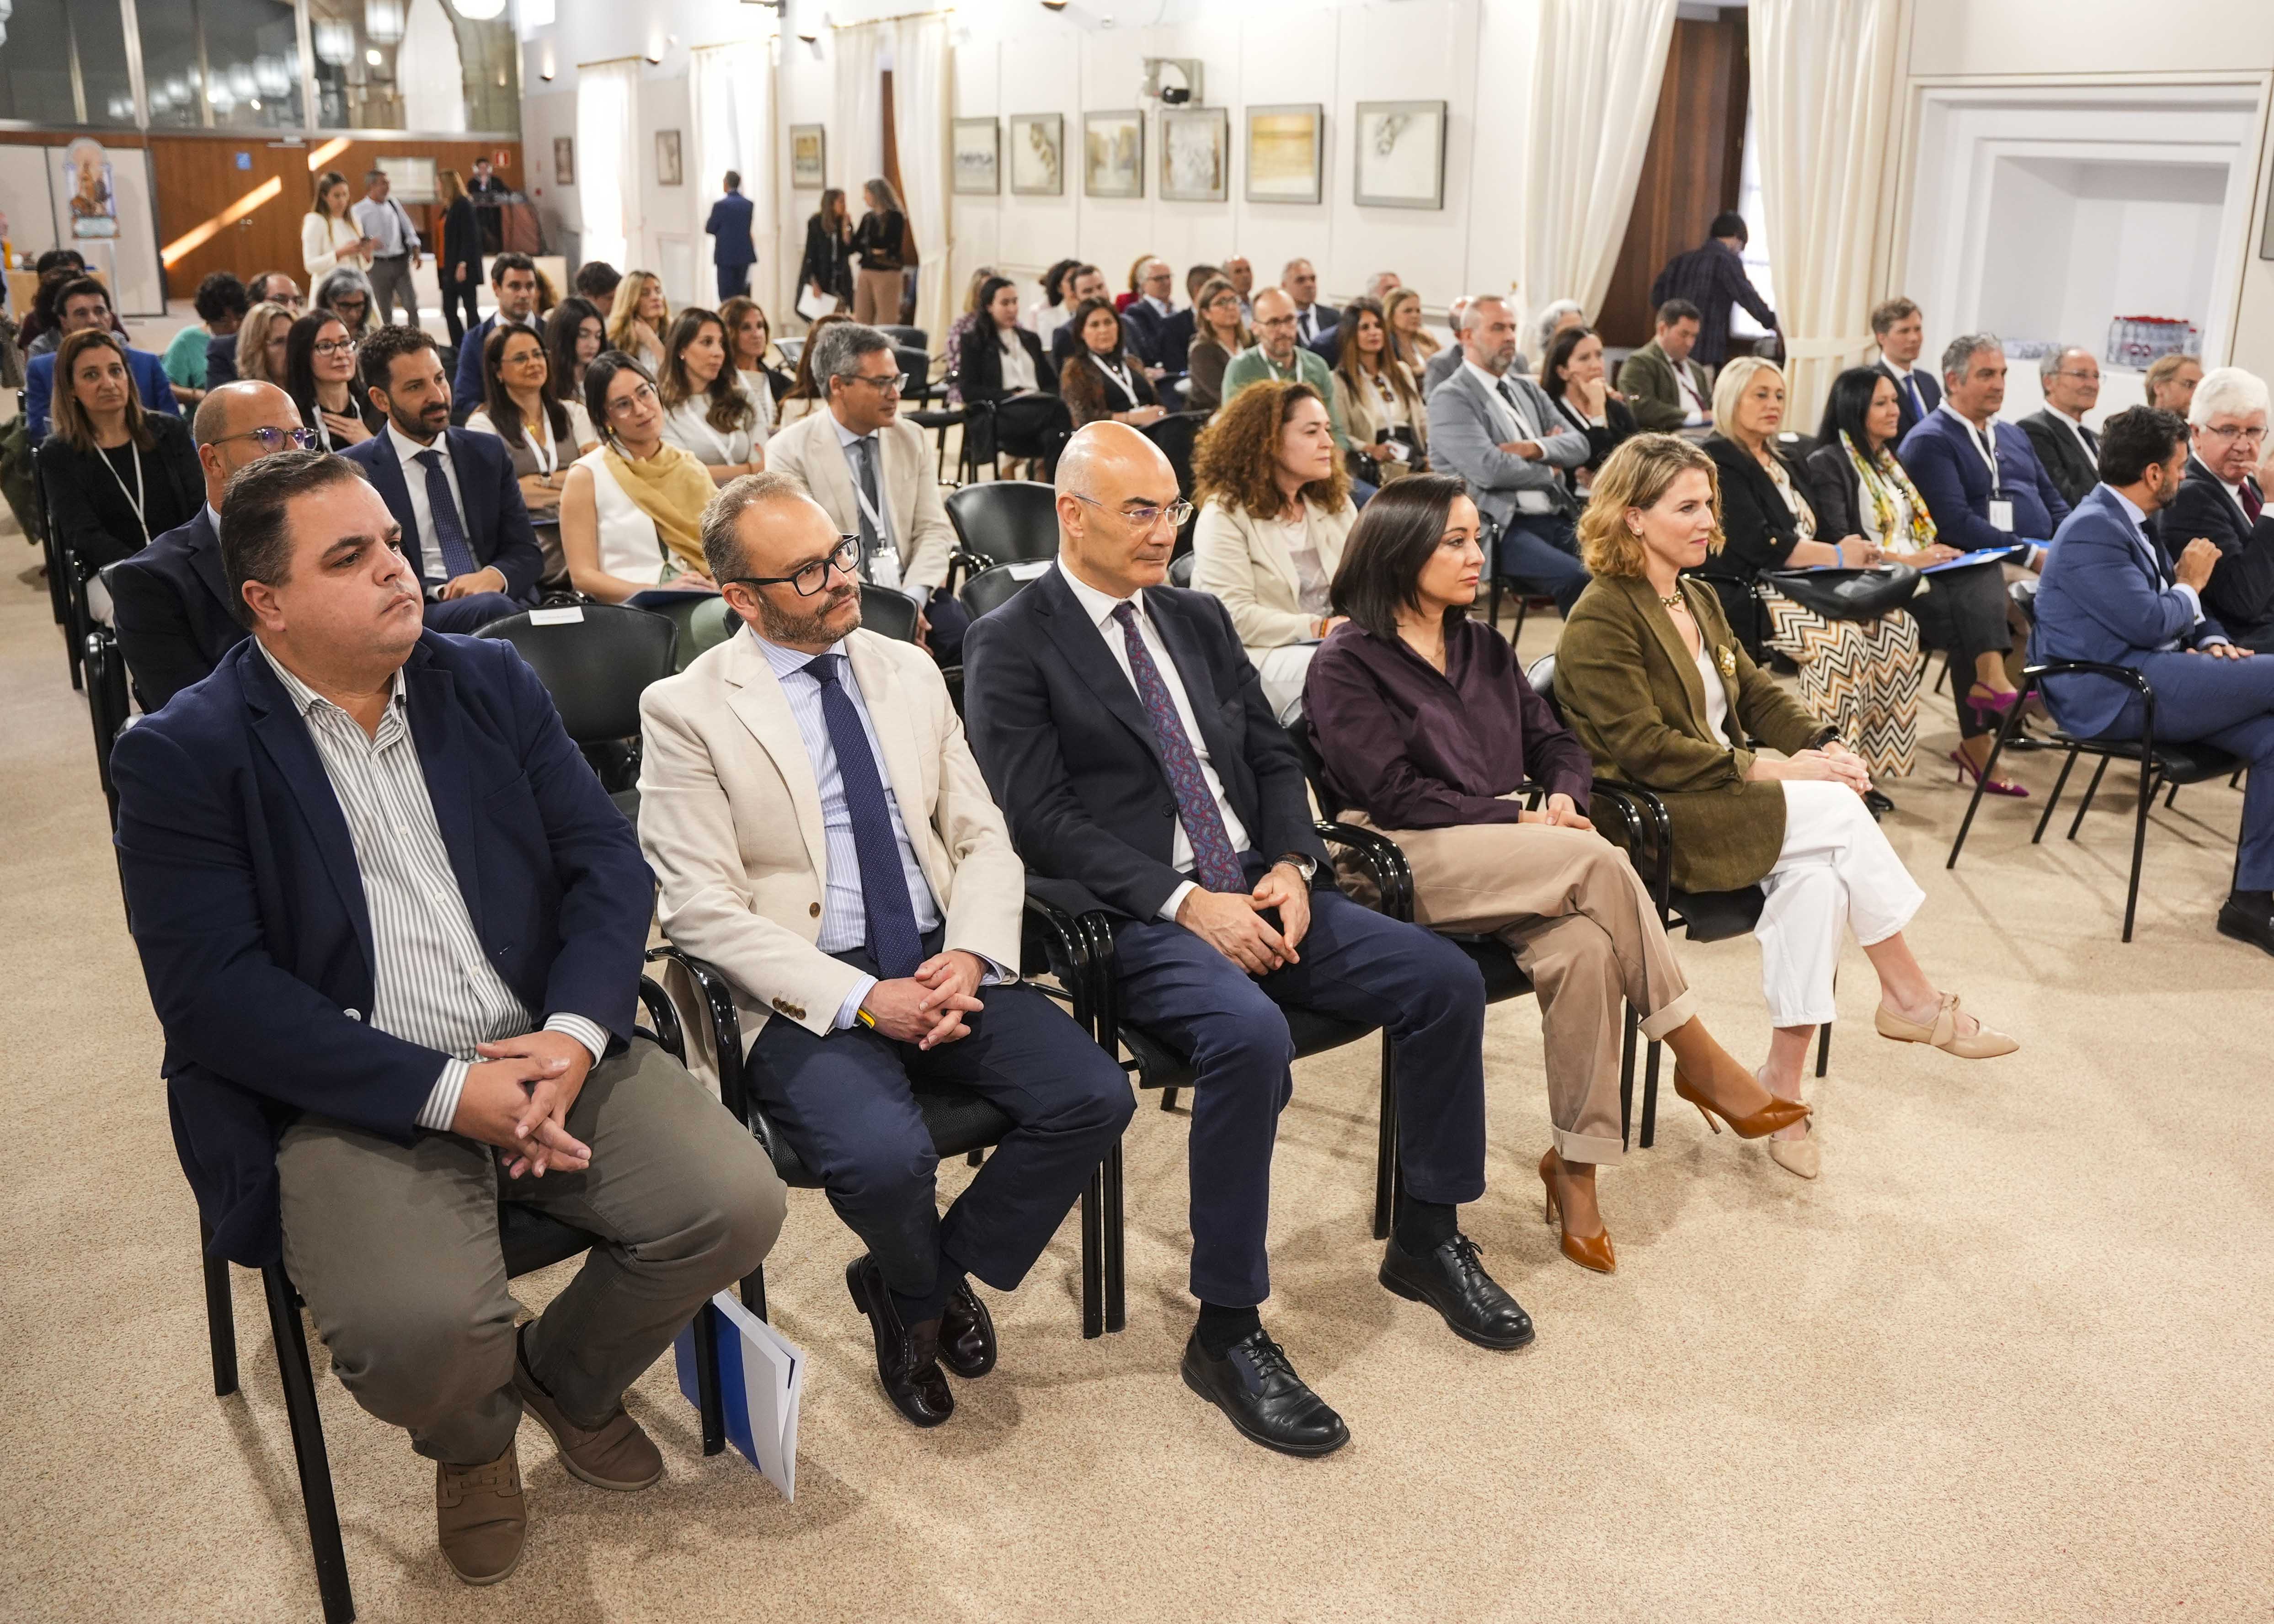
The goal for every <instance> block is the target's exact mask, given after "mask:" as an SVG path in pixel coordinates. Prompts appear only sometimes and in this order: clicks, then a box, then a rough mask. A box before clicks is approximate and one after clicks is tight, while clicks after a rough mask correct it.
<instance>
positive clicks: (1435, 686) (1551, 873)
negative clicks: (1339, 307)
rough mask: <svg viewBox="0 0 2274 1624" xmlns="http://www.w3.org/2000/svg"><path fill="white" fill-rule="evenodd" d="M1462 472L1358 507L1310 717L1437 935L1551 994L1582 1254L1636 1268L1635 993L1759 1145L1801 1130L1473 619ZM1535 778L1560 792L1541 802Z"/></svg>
mask: <svg viewBox="0 0 2274 1624" xmlns="http://www.w3.org/2000/svg"><path fill="white" fill-rule="evenodd" d="M1477 523H1478V522H1477V509H1476V505H1475V504H1474V503H1473V502H1472V501H1471V500H1469V498H1468V495H1467V493H1466V492H1465V489H1464V487H1463V485H1462V483H1461V481H1459V480H1458V479H1453V478H1448V477H1442V476H1439V475H1416V476H1414V477H1412V478H1407V479H1401V480H1398V481H1397V483H1396V484H1394V485H1386V486H1384V487H1383V488H1382V492H1380V493H1379V494H1378V495H1376V496H1375V497H1374V499H1373V500H1371V501H1369V502H1368V503H1367V505H1366V507H1365V508H1364V509H1362V510H1361V511H1360V513H1359V520H1358V524H1357V526H1356V528H1355V529H1353V530H1352V531H1351V535H1350V540H1349V542H1348V543H1347V544H1346V545H1345V546H1344V552H1343V560H1342V566H1341V568H1340V569H1339V570H1338V571H1337V574H1336V576H1335V583H1334V613H1337V614H1338V615H1345V616H1348V617H1349V620H1348V623H1347V624H1345V625H1343V626H1338V627H1337V628H1335V630H1334V631H1333V632H1332V633H1331V634H1330V635H1329V636H1328V638H1327V640H1326V642H1325V643H1324V644H1323V645H1322V646H1321V648H1320V650H1319V651H1318V654H1317V656H1316V657H1315V658H1314V659H1313V660H1312V662H1311V669H1310V673H1309V676H1308V678H1307V679H1306V682H1305V685H1304V696H1303V708H1304V711H1305V714H1306V715H1307V716H1308V717H1309V718H1310V722H1309V726H1310V728H1311V731H1312V735H1313V737H1314V739H1315V740H1316V741H1317V744H1318V749H1319V755H1320V756H1321V759H1322V760H1323V761H1324V762H1325V763H1326V768H1327V777H1328V787H1329V789H1330V790H1332V791H1333V792H1334V793H1335V795H1336V796H1337V798H1338V799H1339V800H1340V801H1343V802H1344V808H1345V809H1344V811H1343V813H1342V816H1344V817H1347V818H1348V819H1349V820H1350V821H1351V822H1352V823H1359V824H1361V825H1364V826H1366V827H1368V828H1372V829H1374V830H1376V831H1379V832H1381V833H1382V834H1385V835H1387V836H1389V838H1391V839H1393V840H1395V841H1397V844H1398V846H1399V847H1400V848H1402V849H1403V850H1404V853H1405V857H1406V861H1408V862H1409V863H1410V864H1411V865H1412V869H1413V883H1414V891H1415V907H1416V913H1417V915H1418V917H1419V921H1420V922H1421V923H1422V924H1424V925H1427V926H1429V927H1430V928H1432V929H1438V930H1454V931H1472V932H1478V933H1490V934H1493V935H1496V936H1499V937H1500V938H1501V939H1502V941H1503V942H1505V943H1507V944H1508V945H1509V947H1510V949H1511V950H1512V951H1514V952H1515V954H1516V956H1517V963H1518V965H1520V966H1522V968H1523V970H1524V973H1525V974H1526V975H1527V976H1529V977H1530V978H1531V979H1532V987H1533V989H1534V990H1535V991H1536V992H1537V993H1538V995H1539V997H1540V1023H1541V1026H1542V1027H1543V1029H1544V1032H1545V1036H1546V1047H1547V1101H1548V1119H1549V1122H1550V1124H1552V1128H1553V1138H1554V1141H1555V1142H1554V1144H1553V1145H1552V1147H1550V1148H1549V1149H1548V1151H1547V1154H1545V1155H1544V1156H1542V1157H1541V1158H1540V1183H1541V1184H1543V1185H1544V1186H1545V1187H1546V1195H1547V1212H1548V1213H1549V1214H1550V1215H1551V1217H1550V1221H1551V1222H1553V1221H1554V1215H1555V1214H1558V1213H1560V1214H1561V1217H1562V1251H1563V1255H1564V1256H1565V1257H1567V1258H1570V1259H1571V1260H1572V1261H1573V1262H1575V1263H1577V1264H1579V1265H1581V1266H1582V1267H1586V1268H1591V1269H1596V1270H1599V1271H1600V1272H1603V1273H1606V1274H1608V1273H1609V1272H1610V1271H1611V1270H1612V1269H1613V1268H1614V1267H1615V1255H1614V1253H1613V1252H1612V1248H1611V1238H1610V1236H1609V1235H1608V1233H1607V1232H1605V1230H1604V1228H1603V1223H1602V1216H1601V1213H1600V1208H1599V1207H1597V1206H1596V1202H1595V1169H1596V1168H1597V1167H1598V1166H1600V1165H1601V1164H1603V1163H1606V1162H1611V1163H1615V1162H1617V1161H1618V1160H1619V1159H1620V1156H1621V1154H1622V1152H1623V1149H1624V1143H1623V1136H1622V1135H1621V1132H1620V1125H1619V1049H1620V1040H1621V1037H1622V1035H1623V1033H1622V1027H1623V1010H1622V1008H1621V1004H1622V1002H1625V1003H1630V1004H1633V1005H1634V1007H1635V1010H1636V1012H1637V1013H1638V1014H1639V1015H1640V1016H1641V1018H1642V1030H1643V1034H1644V1035H1645V1036H1646V1037H1649V1038H1652V1039H1653V1040H1660V1041H1664V1042H1665V1043H1666V1045H1667V1047H1668V1048H1669V1049H1672V1050H1673V1051H1674V1054H1675V1063H1676V1064H1675V1077H1676V1079H1677V1080H1678V1084H1679V1086H1682V1087H1683V1091H1684V1096H1685V1097H1688V1096H1689V1095H1690V1094H1702V1095H1703V1096H1704V1097H1705V1099H1706V1102H1707V1104H1708V1106H1709V1107H1710V1108H1711V1109H1713V1111H1714V1112H1715V1113H1716V1114H1718V1115H1719V1116H1721V1117H1722V1118H1723V1119H1724V1120H1726V1121H1727V1122H1728V1124H1729V1125H1730V1126H1731V1127H1732V1128H1733V1129H1735V1130H1736V1132H1737V1133H1738V1135H1739V1136H1740V1137H1741V1138H1744V1139H1758V1138H1761V1137H1762V1136H1764V1135H1766V1134H1769V1133H1773V1132H1775V1131H1776V1130H1777V1129H1779V1128H1781V1127H1784V1126H1786V1125H1788V1124H1791V1123H1794V1122H1797V1121H1799V1120H1800V1119H1801V1117H1802V1116H1803V1115H1805V1113H1806V1111H1807V1107H1805V1106H1803V1105H1800V1104H1798V1103H1796V1102H1790V1101H1781V1100H1778V1099H1776V1098H1775V1097H1774V1096H1773V1095H1772V1094H1770V1093H1769V1091H1768V1090H1767V1089H1766V1088H1765V1087H1763V1086H1761V1084H1760V1083H1759V1081H1758V1079H1755V1078H1754V1076H1753V1075H1752V1073H1751V1071H1747V1070H1746V1069H1745V1067H1744V1066H1743V1065H1742V1064H1739V1063H1738V1062H1737V1061H1736V1059H1735V1058H1733V1057H1732V1056H1730V1055H1729V1053H1728V1051H1727V1050H1726V1049H1723V1048H1722V1047H1721V1044H1719V1043H1718V1042H1716V1041H1714V1040H1713V1034H1710V1033H1709V1032H1707V1031H1706V1023H1705V1022H1704V1021H1703V1020H1701V1019H1698V1017H1697V1015H1696V1013H1695V1005H1696V999H1695V997H1694V996H1692V994H1691V993H1690V989H1689V984H1688V983H1687V982H1686V981H1684V980H1683V975H1682V970H1681V966H1678V965H1677V964H1676V963H1675V959H1674V951H1673V949H1672V948H1671V947H1669V946H1668V944H1667V940H1666V930H1665V928H1664V926H1662V925H1661V924H1660V922H1659V917H1658V910H1657V909H1656V908H1655V907H1654V906H1653V905H1652V903H1651V899H1650V895H1649V893H1648V891H1645V889H1644V887H1643V883H1642V881H1641V880H1640V879H1639V878H1638V876H1636V874H1635V871H1634V868H1633V866H1632V865H1631V864H1630V863H1629V862H1628V861H1627V859H1626V856H1625V854H1624V853H1622V852H1620V851H1619V850H1618V849H1617V848H1616V847H1615V846H1612V845H1611V844H1610V843H1609V842H1608V841H1607V840H1605V839H1604V838H1602V837H1601V836H1600V835H1598V834H1596V833H1595V832H1594V826H1593V824H1592V823H1589V822H1588V821H1587V816H1586V808H1587V800H1588V787H1589V785H1590V783H1591V782H1592V780H1593V768H1592V766H1591V765H1590V763H1589V759H1588V756H1587V751H1586V748H1585V746H1584V745H1582V744H1581V743H1580V742H1579V741H1578V740H1577V739H1576V738H1574V737H1573V736H1572V735H1571V734H1570V733H1568V732H1566V731H1565V730H1564V729H1563V728H1562V726H1560V725H1559V724H1558V723H1557V722H1556V720H1555V718H1554V717H1553V716H1551V715H1550V714H1549V713H1548V710H1547V703H1546V702H1545V701H1543V700H1542V699H1541V698H1540V695H1538V694H1536V693H1534V692H1533V691H1532V685H1531V684H1530V683H1528V682H1526V681H1525V679H1524V673H1522V672H1521V671H1519V670H1518V669H1517V665H1516V655H1515V651H1514V650H1511V649H1510V647H1509V645H1508V643H1507V641H1506V639H1504V638H1502V636H1501V635H1500V634H1499V633H1498V632H1497V631H1495V630H1494V629H1493V628H1491V627H1490V626H1487V624H1485V623H1484V622H1483V621H1481V620H1471V619H1470V618H1469V615H1468V608H1469V605H1470V604H1471V603H1472V602H1473V601H1474V600H1475V598H1476V595H1477V582H1478V579H1479V578H1480V575H1482V573H1483V569H1484V553H1483V551H1482V549H1481V548H1480V546H1479V545H1478V537H1477ZM1527 781H1529V782H1533V783H1537V784H1540V785H1541V786H1544V787H1545V788H1546V790H1547V796H1546V799H1545V800H1544V801H1543V803H1542V806H1541V809H1540V810H1539V811H1527V810H1525V807H1524V804H1523V802H1522V801H1521V800H1520V799H1517V793H1518V791H1519V789H1520V788H1521V786H1524V785H1525V783H1526V782H1527Z"/></svg>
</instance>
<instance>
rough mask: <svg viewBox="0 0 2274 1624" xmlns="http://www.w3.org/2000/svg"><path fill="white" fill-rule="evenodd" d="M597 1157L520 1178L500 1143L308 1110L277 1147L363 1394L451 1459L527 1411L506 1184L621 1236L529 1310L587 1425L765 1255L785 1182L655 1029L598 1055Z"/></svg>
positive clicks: (545, 1353)
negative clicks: (502, 1158)
mask: <svg viewBox="0 0 2274 1624" xmlns="http://www.w3.org/2000/svg"><path fill="white" fill-rule="evenodd" d="M569 1132H571V1133H573V1134H575V1135H576V1137H577V1138H578V1139H582V1140H583V1141H584V1143H585V1144H587V1145H589V1146H590V1147H591V1150H592V1162H591V1166H590V1167H589V1168H587V1169H585V1170H584V1172H581V1173H547V1174H546V1176H545V1177H542V1178H518V1179H508V1178H507V1177H505V1176H504V1173H503V1170H502V1169H501V1168H500V1167H499V1166H498V1162H497V1156H496V1153H495V1152H493V1150H492V1149H491V1148H490V1147H488V1146H486V1145H480V1144H477V1143H475V1142H474V1141H473V1140H471V1139H461V1138H459V1137H458V1136H457V1135H456V1134H452V1133H426V1132H421V1133H419V1134H418V1138H417V1139H415V1140H413V1142H411V1143H410V1144H409V1145H398V1144H396V1143H395V1141H393V1140H392V1139H382V1138H380V1136H379V1135H377V1134H373V1133H368V1132H364V1131H363V1130H362V1129H359V1128H351V1127H349V1126H347V1125H346V1124H343V1123H338V1122H333V1121H329V1120H328V1119H325V1118H322V1117H315V1116H308V1117H303V1118H302V1119H301V1120H299V1121H298V1122H296V1123H294V1124H292V1125H291V1126H290V1128H287V1129H286V1130H285V1131H284V1138H283V1141H282V1144H280V1145H279V1146H278V1147H277V1151H276V1174H277V1182H278V1184H279V1185H280V1193H281V1196H282V1204H283V1219H284V1262H285V1267H287V1268H288V1269H290V1271H291V1274H292V1281H293V1283H294V1284H295V1285H297V1287H298V1288H299V1289H300V1295H301V1296H302V1297H305V1298H306V1299H307V1303H308V1310H309V1312H310V1313H311V1314H312V1316H313V1317H314V1319H315V1322H316V1329H317V1332H318V1333H319V1334H320V1335H321V1336H322V1337H323V1339H324V1342H325V1344H326V1345H327V1346H328V1347H329V1348H330V1349H331V1350H332V1368H333V1369H334V1370H335V1371H336V1372H338V1374H339V1378H340V1380H341V1382H342V1383H343V1385H344V1386H345V1387H347V1390H348V1391H349V1392H350V1393H352V1394H353V1395H355V1398H356V1402H358V1403H359V1404H361V1405H362V1406H363V1407H364V1408H365V1410H369V1411H371V1413H372V1414H373V1415H374V1416H377V1417H379V1418H380V1420H382V1421H386V1422H389V1423H392V1424H393V1425H396V1426H400V1427H403V1428H405V1429H407V1430H408V1431H409V1432H410V1441H411V1447H413V1448H415V1449H417V1450H418V1453H419V1454H421V1455H426V1456H428V1457H429V1458H431V1459H433V1460H437V1461H442V1462H448V1463H449V1464H451V1465H454V1466H476V1465H479V1464H481V1463H483V1462H487V1461H493V1460H495V1459H497V1457H498V1456H499V1455H503V1454H504V1453H505V1450H506V1446H507V1445H508V1444H509V1443H510V1442H512V1440H513V1434H514V1429H515V1428H516V1426H517V1425H519V1423H520V1420H521V1401H520V1399H519V1397H518V1396H517V1395H516V1393H515V1391H514V1387H513V1363H514V1317H515V1312H516V1309H517V1307H518V1304H516V1303H515V1301H514V1299H513V1294H512V1292H511V1291H510V1290H509V1289H508V1286H507V1282H506V1272H505V1254H504V1252H503V1249H502V1247H501V1244H500V1242H499V1239H498V1208H497V1204H498V1201H499V1199H501V1197H502V1198H504V1199H510V1200H514V1201H517V1202H523V1203H525V1204H527V1205H529V1206H531V1207H538V1208H540V1209H541V1210H543V1211H544V1212H546V1214H549V1215H550V1216H552V1217H554V1218H558V1219H560V1220H561V1221H562V1222H567V1223H572V1224H574V1225H576V1227H577V1228H578V1229H589V1230H591V1232H592V1233H593V1234H595V1235H598V1236H599V1237H602V1239H603V1242H604V1244H601V1245H598V1246H595V1247H593V1248H592V1250H591V1252H587V1253H586V1254H585V1258H584V1267H583V1268H581V1269H579V1270H578V1271H577V1274H576V1279H574V1280H572V1281H570V1282H569V1284H568V1286H567V1288H566V1289H563V1290H562V1291H561V1295H560V1296H559V1297H555V1298H553V1304H552V1306H551V1307H549V1308H547V1309H546V1311H545V1313H544V1315H543V1317H542V1318H540V1319H538V1321H537V1322H536V1323H535V1324H534V1325H532V1326H531V1327H530V1328H529V1338H528V1344H529V1357H530V1365H531V1373H532V1374H533V1375H534V1376H535V1377H536V1378H537V1380H538V1381H539V1382H540V1383H542V1384H543V1385H544V1387H546V1389H547V1390H548V1391H550V1392H551V1393H552V1394H553V1395H554V1396H555V1397H556V1398H558V1399H559V1400H560V1402H561V1409H562V1410H564V1411H565V1412H567V1414H568V1416H569V1419H570V1420H572V1421H574V1422H576V1423H577V1424H578V1425H591V1426H598V1425H599V1424H600V1423H602V1422H603V1421H605V1420H606V1418H607V1417H609V1416H610V1415H612V1414H614V1411H615V1408H616V1405H617V1402H619V1401H620V1400H621V1398H622V1396H623V1392H624V1389H625V1388H626V1387H629V1386H630V1385H631V1384H632V1382H633V1381H634V1380H636V1378H637V1377H638V1376H639V1374H640V1372H643V1371H644V1370H645V1369H647V1367H648V1366H649V1365H652V1364H654V1363H655V1360H656V1358H657V1357H658V1356H659V1354H661V1353H662V1352H663V1350H665V1349H666V1348H667V1347H669V1346H670V1345H671V1339H672V1338H673V1337H674V1336H675V1335H678V1333H679V1328H680V1327H681V1326H683V1325H685V1324H686V1323H687V1321H688V1320H689V1318H690V1317H692V1316H693V1314H694V1312H695V1311H696V1310H697V1308H699V1307H700V1306H701V1305H702V1304H703V1303H704V1301H705V1300H706V1299H707V1298H708V1297H710V1296H711V1295H712V1293H713V1292H715V1291H718V1290H720V1289H723V1288H725V1287H726V1286H727V1285H729V1284H730V1283H732V1282H734V1281H737V1280H739V1279H741V1278H742V1276H743V1275H745V1274H749V1272H750V1271H751V1270H752V1269H754V1268H756V1267H757V1266H758V1265H759V1263H760V1262H761V1261H763V1260H764V1257H765V1255H766V1252H767V1251H768V1250H769V1249H770V1248H771V1247H772V1245H773V1243H774V1237H775V1235H776V1234H777V1233H779V1230H780V1229H781V1222H782V1184H781V1181H780V1180H779V1178H778V1177H775V1175H774V1169H773V1163H772V1162H771V1161H770V1160H769V1159H768V1157H767V1156H766V1154H765V1152H764V1150H762V1149H761V1148H760V1147H759V1146H758V1142H757V1140H756V1139H753V1138H752V1137H751V1135H750V1133H749V1130H747V1129H745V1128H743V1127H742V1126H741V1125H740V1124H737V1123H735V1122H734V1119H733V1118H732V1117H730V1116H728V1115H727V1113H726V1111H725V1110H724V1109H721V1108H720V1106H719V1101H717V1100H716V1099H714V1098H712V1095H711V1094H709V1093H708V1092H706V1091H705V1090H704V1088H703V1087H702V1086H701V1085H699V1084H698V1083H697V1082H696V1080H695V1079H693V1078H691V1077H689V1075H688V1074H687V1072H686V1071H684V1070H683V1069H681V1066H680V1065H679V1064H678V1062H676V1061H674V1060H673V1059H672V1058H671V1057H670V1056H667V1055H666V1054H665V1053H664V1052H663V1051H662V1050H661V1049H658V1048H657V1047H656V1046H655V1045H654V1044H652V1043H650V1042H647V1041H644V1040H643V1041H636V1042H635V1043H634V1044H633V1045H632V1046H631V1048H630V1049H629V1050H628V1051H626V1052H624V1053H622V1054H619V1055H614V1056H610V1057H608V1058H607V1059H606V1060H603V1061H602V1062H600V1064H598V1065H596V1066H594V1067H593V1068H592V1071H591V1075H590V1076H589V1077H587V1078H586V1079H585V1081H584V1090H583V1092H582V1093H580V1094H578V1095H577V1097H576V1104H575V1105H574V1106H573V1107H571V1108H570V1109H569Z"/></svg>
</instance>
